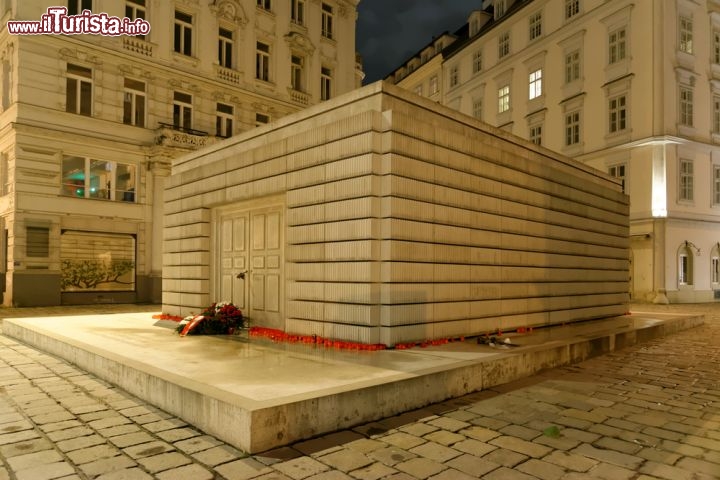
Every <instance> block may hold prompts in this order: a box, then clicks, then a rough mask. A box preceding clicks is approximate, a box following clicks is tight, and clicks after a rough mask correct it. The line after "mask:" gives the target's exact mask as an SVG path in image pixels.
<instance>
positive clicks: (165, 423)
mask: <svg viewBox="0 0 720 480" xmlns="http://www.w3.org/2000/svg"><path fill="white" fill-rule="evenodd" d="M185 426H187V423H185V422H183V421H182V420H180V419H179V418H168V419H165V420H158V421H157V422H150V423H145V424H143V427H144V428H146V429H147V430H149V431H151V432H162V431H163V430H172V429H175V428H181V427H185Z"/></svg>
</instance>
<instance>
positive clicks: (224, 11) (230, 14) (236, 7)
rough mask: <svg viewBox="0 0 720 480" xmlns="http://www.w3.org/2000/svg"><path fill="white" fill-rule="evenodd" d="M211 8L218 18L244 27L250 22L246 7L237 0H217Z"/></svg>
mask: <svg viewBox="0 0 720 480" xmlns="http://www.w3.org/2000/svg"><path fill="white" fill-rule="evenodd" d="M210 10H211V11H212V12H213V13H214V14H215V16H216V17H217V18H218V19H221V20H225V21H227V22H230V23H232V24H235V25H237V26H238V27H244V26H245V25H247V23H248V18H247V15H246V14H245V9H244V8H243V6H242V5H241V4H240V2H238V1H236V0H215V2H214V4H213V5H210Z"/></svg>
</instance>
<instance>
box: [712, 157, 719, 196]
mask: <svg viewBox="0 0 720 480" xmlns="http://www.w3.org/2000/svg"><path fill="white" fill-rule="evenodd" d="M713 205H720V165H713Z"/></svg>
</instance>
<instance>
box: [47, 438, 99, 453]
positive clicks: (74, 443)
mask: <svg viewBox="0 0 720 480" xmlns="http://www.w3.org/2000/svg"><path fill="white" fill-rule="evenodd" d="M105 442H106V440H105V439H104V438H103V437H101V436H100V435H87V436H85V437H77V438H71V439H69V440H62V441H60V442H57V443H56V444H55V445H56V446H57V448H59V449H60V450H61V451H63V452H70V451H72V450H77V449H79V448H87V447H92V446H93V445H100V444H103V443H105Z"/></svg>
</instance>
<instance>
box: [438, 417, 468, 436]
mask: <svg viewBox="0 0 720 480" xmlns="http://www.w3.org/2000/svg"><path fill="white" fill-rule="evenodd" d="M427 424H428V425H432V426H434V427H438V428H440V429H442V430H447V431H450V432H457V431H458V430H462V429H463V428H468V427H470V426H471V425H470V424H469V423H467V422H463V421H460V420H456V419H454V418H448V417H440V418H436V419H434V420H430V421H429V422H427Z"/></svg>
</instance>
